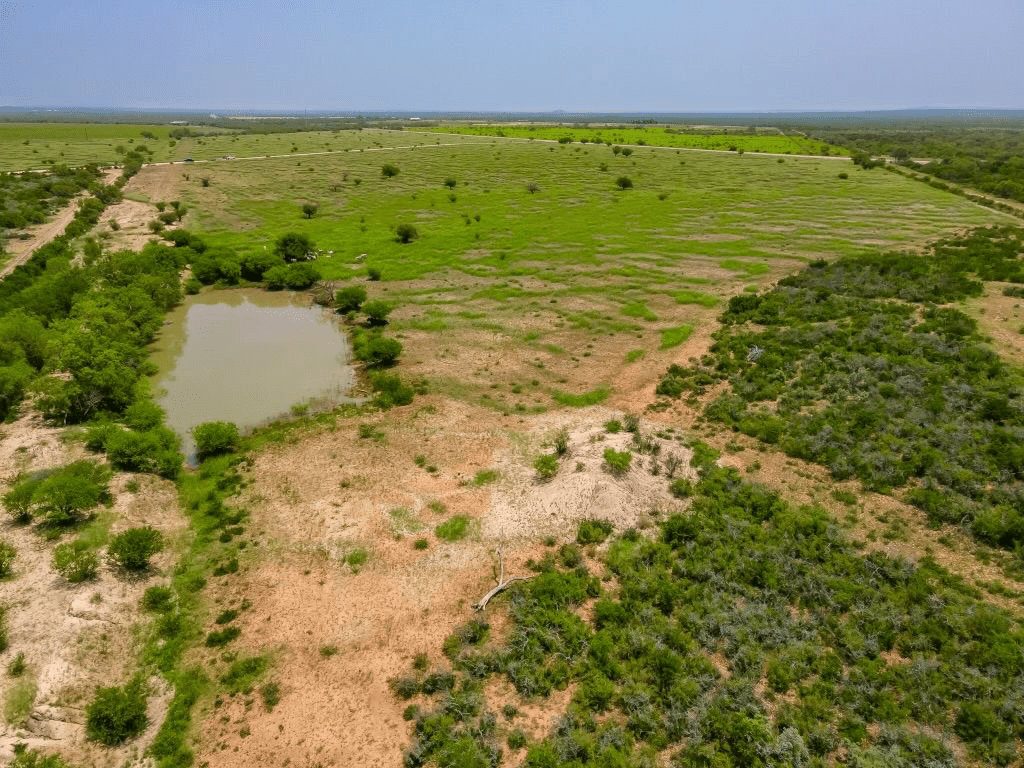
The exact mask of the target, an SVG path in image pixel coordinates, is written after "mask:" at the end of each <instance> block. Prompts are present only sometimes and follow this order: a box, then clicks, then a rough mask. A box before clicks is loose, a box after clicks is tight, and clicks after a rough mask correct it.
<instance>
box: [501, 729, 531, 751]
mask: <svg viewBox="0 0 1024 768" xmlns="http://www.w3.org/2000/svg"><path fill="white" fill-rule="evenodd" d="M505 743H506V744H508V748H509V749H511V750H517V749H522V748H523V747H525V746H526V744H527V738H526V734H525V733H523V732H522V731H521V730H520V729H518V728H516V729H515V730H514V731H511V732H509V734H508V737H507V738H506V739H505Z"/></svg>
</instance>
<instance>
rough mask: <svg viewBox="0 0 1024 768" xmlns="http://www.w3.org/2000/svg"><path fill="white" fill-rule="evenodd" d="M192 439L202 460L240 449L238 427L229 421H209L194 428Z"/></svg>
mask: <svg viewBox="0 0 1024 768" xmlns="http://www.w3.org/2000/svg"><path fill="white" fill-rule="evenodd" d="M192 438H193V439H194V440H195V441H196V454H197V455H198V456H199V458H200V459H205V458H207V457H209V456H217V455H218V454H222V453H231V452H232V451H234V450H235V449H236V448H237V447H238V441H239V434H238V427H237V426H235V425H234V424H232V423H231V422H229V421H207V422H204V423H203V424H198V425H196V426H194V427H192Z"/></svg>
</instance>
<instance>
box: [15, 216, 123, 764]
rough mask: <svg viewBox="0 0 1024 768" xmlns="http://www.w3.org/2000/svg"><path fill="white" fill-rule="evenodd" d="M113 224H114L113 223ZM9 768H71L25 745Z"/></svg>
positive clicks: (22, 745)
mask: <svg viewBox="0 0 1024 768" xmlns="http://www.w3.org/2000/svg"><path fill="white" fill-rule="evenodd" d="M111 223H113V222H111ZM7 768H71V766H70V765H68V764H67V763H65V762H64V760H63V759H61V757H60V755H43V754H41V753H40V752H38V751H37V750H35V749H28V748H27V747H26V746H25V745H24V744H15V745H14V761H13V762H12V763H10V764H9V765H8V766H7Z"/></svg>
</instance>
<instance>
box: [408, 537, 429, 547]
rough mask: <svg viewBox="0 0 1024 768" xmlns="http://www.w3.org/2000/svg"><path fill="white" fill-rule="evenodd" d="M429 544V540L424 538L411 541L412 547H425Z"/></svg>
mask: <svg viewBox="0 0 1024 768" xmlns="http://www.w3.org/2000/svg"><path fill="white" fill-rule="evenodd" d="M429 546H430V542H429V541H427V540H426V539H416V541H414V542H413V543H412V548H413V549H426V548H427V547H429Z"/></svg>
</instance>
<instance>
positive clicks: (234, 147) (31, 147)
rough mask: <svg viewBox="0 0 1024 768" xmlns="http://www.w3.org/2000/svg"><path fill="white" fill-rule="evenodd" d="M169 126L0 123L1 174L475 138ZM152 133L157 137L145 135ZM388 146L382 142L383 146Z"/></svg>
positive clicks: (416, 134)
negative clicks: (148, 158) (179, 133)
mask: <svg viewBox="0 0 1024 768" xmlns="http://www.w3.org/2000/svg"><path fill="white" fill-rule="evenodd" d="M177 127H179V126H172V125H107V124H91V123H90V124H84V123H0V172H2V171H23V170H29V169H39V168H45V167H46V166H48V165H50V164H52V163H58V164H60V163H63V164H65V165H70V166H76V165H84V164H86V163H99V164H100V165H114V164H116V163H119V162H121V160H122V153H119V152H118V151H117V149H118V147H123V148H125V149H129V150H130V149H133V148H137V147H138V146H139V145H140V144H141V145H145V146H146V147H147V148H148V149H149V150H151V151H152V161H153V162H158V163H166V162H178V163H180V162H182V161H184V160H185V158H187V157H191V158H192V159H193V160H197V161H202V160H215V159H218V158H222V157H224V156H227V155H231V156H235V157H254V156H255V157H264V156H266V155H272V156H273V155H291V154H309V153H320V152H323V153H329V152H345V151H355V150H375V149H380V148H381V147H382V146H385V145H386V146H406V145H414V144H415V145H427V144H432V145H435V146H436V145H438V144H449V143H452V142H462V141H467V140H470V141H471V140H474V139H473V138H472V137H469V138H462V137H458V136H456V137H450V136H449V137H444V136H440V135H435V134H433V133H428V132H424V131H408V132H401V131H376V130H365V131H359V130H338V131H308V132H305V131H303V132H296V133H271V134H247V133H235V132H231V131H225V130H222V129H216V128H209V127H205V126H188V128H189V129H190V130H191V131H193V132H195V133H196V134H197V135H195V136H186V137H183V138H179V139H177V140H174V139H171V138H170V135H169V134H170V132H171V130H173V129H174V128H177ZM144 133H150V134H152V135H153V136H156V138H155V139H153V138H150V137H148V136H144V135H143V134H144ZM385 142H386V144H385Z"/></svg>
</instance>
